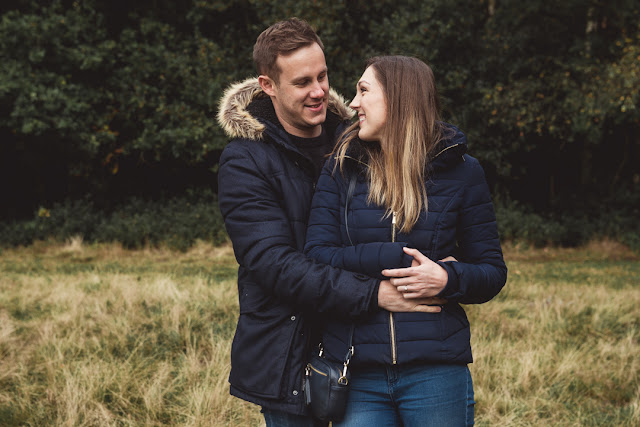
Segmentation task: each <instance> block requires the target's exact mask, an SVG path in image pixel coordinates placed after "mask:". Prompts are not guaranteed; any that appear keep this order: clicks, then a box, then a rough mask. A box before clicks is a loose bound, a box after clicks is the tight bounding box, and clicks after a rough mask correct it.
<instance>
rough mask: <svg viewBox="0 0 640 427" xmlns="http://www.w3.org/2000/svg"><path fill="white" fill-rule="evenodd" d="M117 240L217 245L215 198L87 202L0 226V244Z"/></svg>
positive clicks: (221, 237) (134, 244)
mask: <svg viewBox="0 0 640 427" xmlns="http://www.w3.org/2000/svg"><path fill="white" fill-rule="evenodd" d="M74 236H80V237H82V238H83V239H84V241H85V242H120V243H122V245H123V246H124V247H127V248H141V247H144V246H146V245H150V246H158V245H162V244H165V245H167V246H169V247H170V248H173V249H177V250H181V251H184V250H187V249H188V248H189V247H191V246H192V245H193V244H194V243H195V241H196V240H198V239H200V240H204V241H207V242H211V243H213V244H220V243H222V242H224V241H225V240H226V238H227V237H226V233H225V231H224V224H223V222H222V218H221V215H220V211H219V210H218V203H217V198H216V196H215V195H214V194H212V193H211V192H210V191H209V192H204V193H203V192H190V193H188V194H187V195H186V196H182V197H178V198H172V199H166V200H158V201H152V200H143V199H140V198H131V199H128V200H126V201H124V202H122V203H121V204H120V205H118V206H116V207H115V208H112V209H108V208H106V207H101V208H98V207H96V205H95V204H94V202H93V201H92V200H91V199H90V198H88V197H87V198H85V199H82V200H76V201H67V202H64V203H56V204H54V205H53V207H52V208H51V209H45V208H40V209H39V210H38V212H37V213H36V215H35V218H34V219H33V220H30V221H20V222H13V223H11V224H8V223H0V245H1V246H4V247H9V246H17V245H28V244H30V243H32V242H33V241H34V240H38V239H41V240H44V239H48V238H53V239H56V240H58V241H65V240H67V239H70V238H72V237H74Z"/></svg>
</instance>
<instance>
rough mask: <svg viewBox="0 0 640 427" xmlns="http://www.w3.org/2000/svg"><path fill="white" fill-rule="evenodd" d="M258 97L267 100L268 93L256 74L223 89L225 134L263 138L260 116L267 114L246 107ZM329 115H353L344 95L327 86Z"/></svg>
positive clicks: (221, 120)
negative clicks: (261, 85) (257, 112)
mask: <svg viewBox="0 0 640 427" xmlns="http://www.w3.org/2000/svg"><path fill="white" fill-rule="evenodd" d="M261 99H266V100H268V99H269V96H268V95H267V94H265V93H264V92H263V91H262V89H261V88H260V84H259V83H258V79H257V78H256V77H252V78H249V79H246V80H245V81H243V82H239V83H235V84H232V85H231V86H229V88H228V89H227V90H225V92H224V95H223V96H222V98H221V99H220V104H219V106H218V124H219V125H220V127H221V128H222V129H223V130H224V132H225V133H226V134H227V136H228V137H230V138H246V139H251V140H262V139H264V132H265V128H266V127H265V125H264V124H263V123H262V122H261V120H259V119H262V120H267V118H266V117H260V115H257V114H256V113H255V111H253V110H252V109H250V108H249V106H250V104H251V103H252V102H254V101H257V100H261ZM269 104H270V103H269ZM271 108H272V107H271ZM330 115H335V116H336V118H337V119H338V121H341V122H342V121H345V120H350V119H351V118H352V117H353V115H354V111H353V110H352V109H350V108H349V107H348V106H347V104H346V101H345V99H344V98H343V97H342V96H340V95H339V94H338V93H337V92H336V91H334V90H333V89H329V107H328V109H327V120H329V118H330V117H329V116H330ZM276 120H277V119H276ZM278 125H279V123H278Z"/></svg>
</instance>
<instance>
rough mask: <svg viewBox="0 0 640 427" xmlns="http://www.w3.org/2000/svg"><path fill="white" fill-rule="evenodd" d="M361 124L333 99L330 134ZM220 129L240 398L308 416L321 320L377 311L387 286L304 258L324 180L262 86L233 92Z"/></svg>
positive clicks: (246, 85) (234, 381) (234, 373)
mask: <svg viewBox="0 0 640 427" xmlns="http://www.w3.org/2000/svg"><path fill="white" fill-rule="evenodd" d="M351 116H352V112H351V111H350V110H348V109H347V108H346V106H345V105H344V100H343V99H342V98H340V97H339V96H338V95H337V94H336V93H335V92H333V91H331V95H330V100H329V108H328V112H327V120H326V122H325V124H324V126H325V132H328V134H329V135H332V136H333V137H334V138H337V135H338V134H339V133H340V132H341V131H342V130H343V129H344V127H345V126H346V125H347V124H348V123H349V121H348V120H349V119H350V118H351ZM218 121H219V123H220V125H221V127H222V128H223V129H224V130H225V132H226V133H227V135H228V136H229V137H231V141H230V142H229V144H228V145H227V146H226V147H225V149H224V151H223V153H222V156H221V158H220V168H219V173H218V185H219V188H218V200H219V206H220V210H221V212H222V215H223V217H224V221H225V226H226V229H227V232H228V234H229V237H230V238H231V242H232V243H233V250H234V253H235V257H236V259H237V261H238V264H239V268H238V296H239V304H240V315H239V318H238V324H237V328H236V332H235V336H234V339H233V344H232V348H231V374H230V376H229V382H230V384H231V394H233V395H235V396H237V397H240V398H242V399H244V400H247V401H250V402H253V403H256V404H259V405H262V406H263V407H266V408H269V409H273V410H281V411H285V412H289V413H293V414H306V408H305V405H304V396H303V392H302V381H303V373H304V366H305V362H306V358H307V356H308V354H309V353H310V345H311V342H310V337H309V336H310V324H311V320H312V318H313V313H332V315H333V316H344V317H348V316H360V315H363V314H366V313H370V312H374V311H377V302H378V301H377V294H378V287H379V284H380V281H379V280H378V279H372V278H370V277H368V276H365V275H362V274H356V273H352V272H348V271H343V270H339V269H336V268H333V267H331V266H328V265H326V264H323V263H319V262H317V261H315V260H313V259H312V258H309V257H307V256H305V255H304V254H303V253H302V250H303V247H304V242H305V235H306V230H307V219H308V215H309V209H310V206H311V199H312V196H313V191H314V187H315V183H316V180H317V176H314V175H315V170H314V167H313V164H312V162H311V160H310V159H308V158H307V157H305V156H304V155H303V154H302V153H301V152H300V151H299V150H298V149H297V148H296V146H295V145H293V143H292V142H291V141H290V139H289V136H288V134H287V133H286V132H285V131H284V129H283V127H282V125H281V124H280V123H279V121H278V119H277V116H276V115H275V111H274V109H273V104H272V103H271V100H270V99H269V97H268V96H267V95H266V94H264V93H263V92H262V91H261V89H260V86H259V84H258V81H257V79H255V78H253V79H248V80H246V81H244V82H241V83H238V84H236V85H233V86H231V87H230V88H229V89H228V90H227V92H226V93H225V96H224V97H223V99H222V100H221V103H220V110H219V113H218Z"/></svg>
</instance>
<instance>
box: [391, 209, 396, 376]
mask: <svg viewBox="0 0 640 427" xmlns="http://www.w3.org/2000/svg"><path fill="white" fill-rule="evenodd" d="M391 215H392V216H391V241H392V242H395V241H396V213H395V212H392V214H391ZM389 331H390V335H391V361H392V363H393V364H394V365H396V364H397V363H398V354H397V348H396V325H395V322H394V320H393V313H392V312H389Z"/></svg>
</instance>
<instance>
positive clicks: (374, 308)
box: [369, 280, 380, 314]
mask: <svg viewBox="0 0 640 427" xmlns="http://www.w3.org/2000/svg"><path fill="white" fill-rule="evenodd" d="M379 291H380V281H379V280H376V284H375V286H374V287H373V291H372V292H373V293H372V294H371V300H370V303H369V313H370V314H375V313H377V312H378V311H380V306H379V305H378V292H379Z"/></svg>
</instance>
